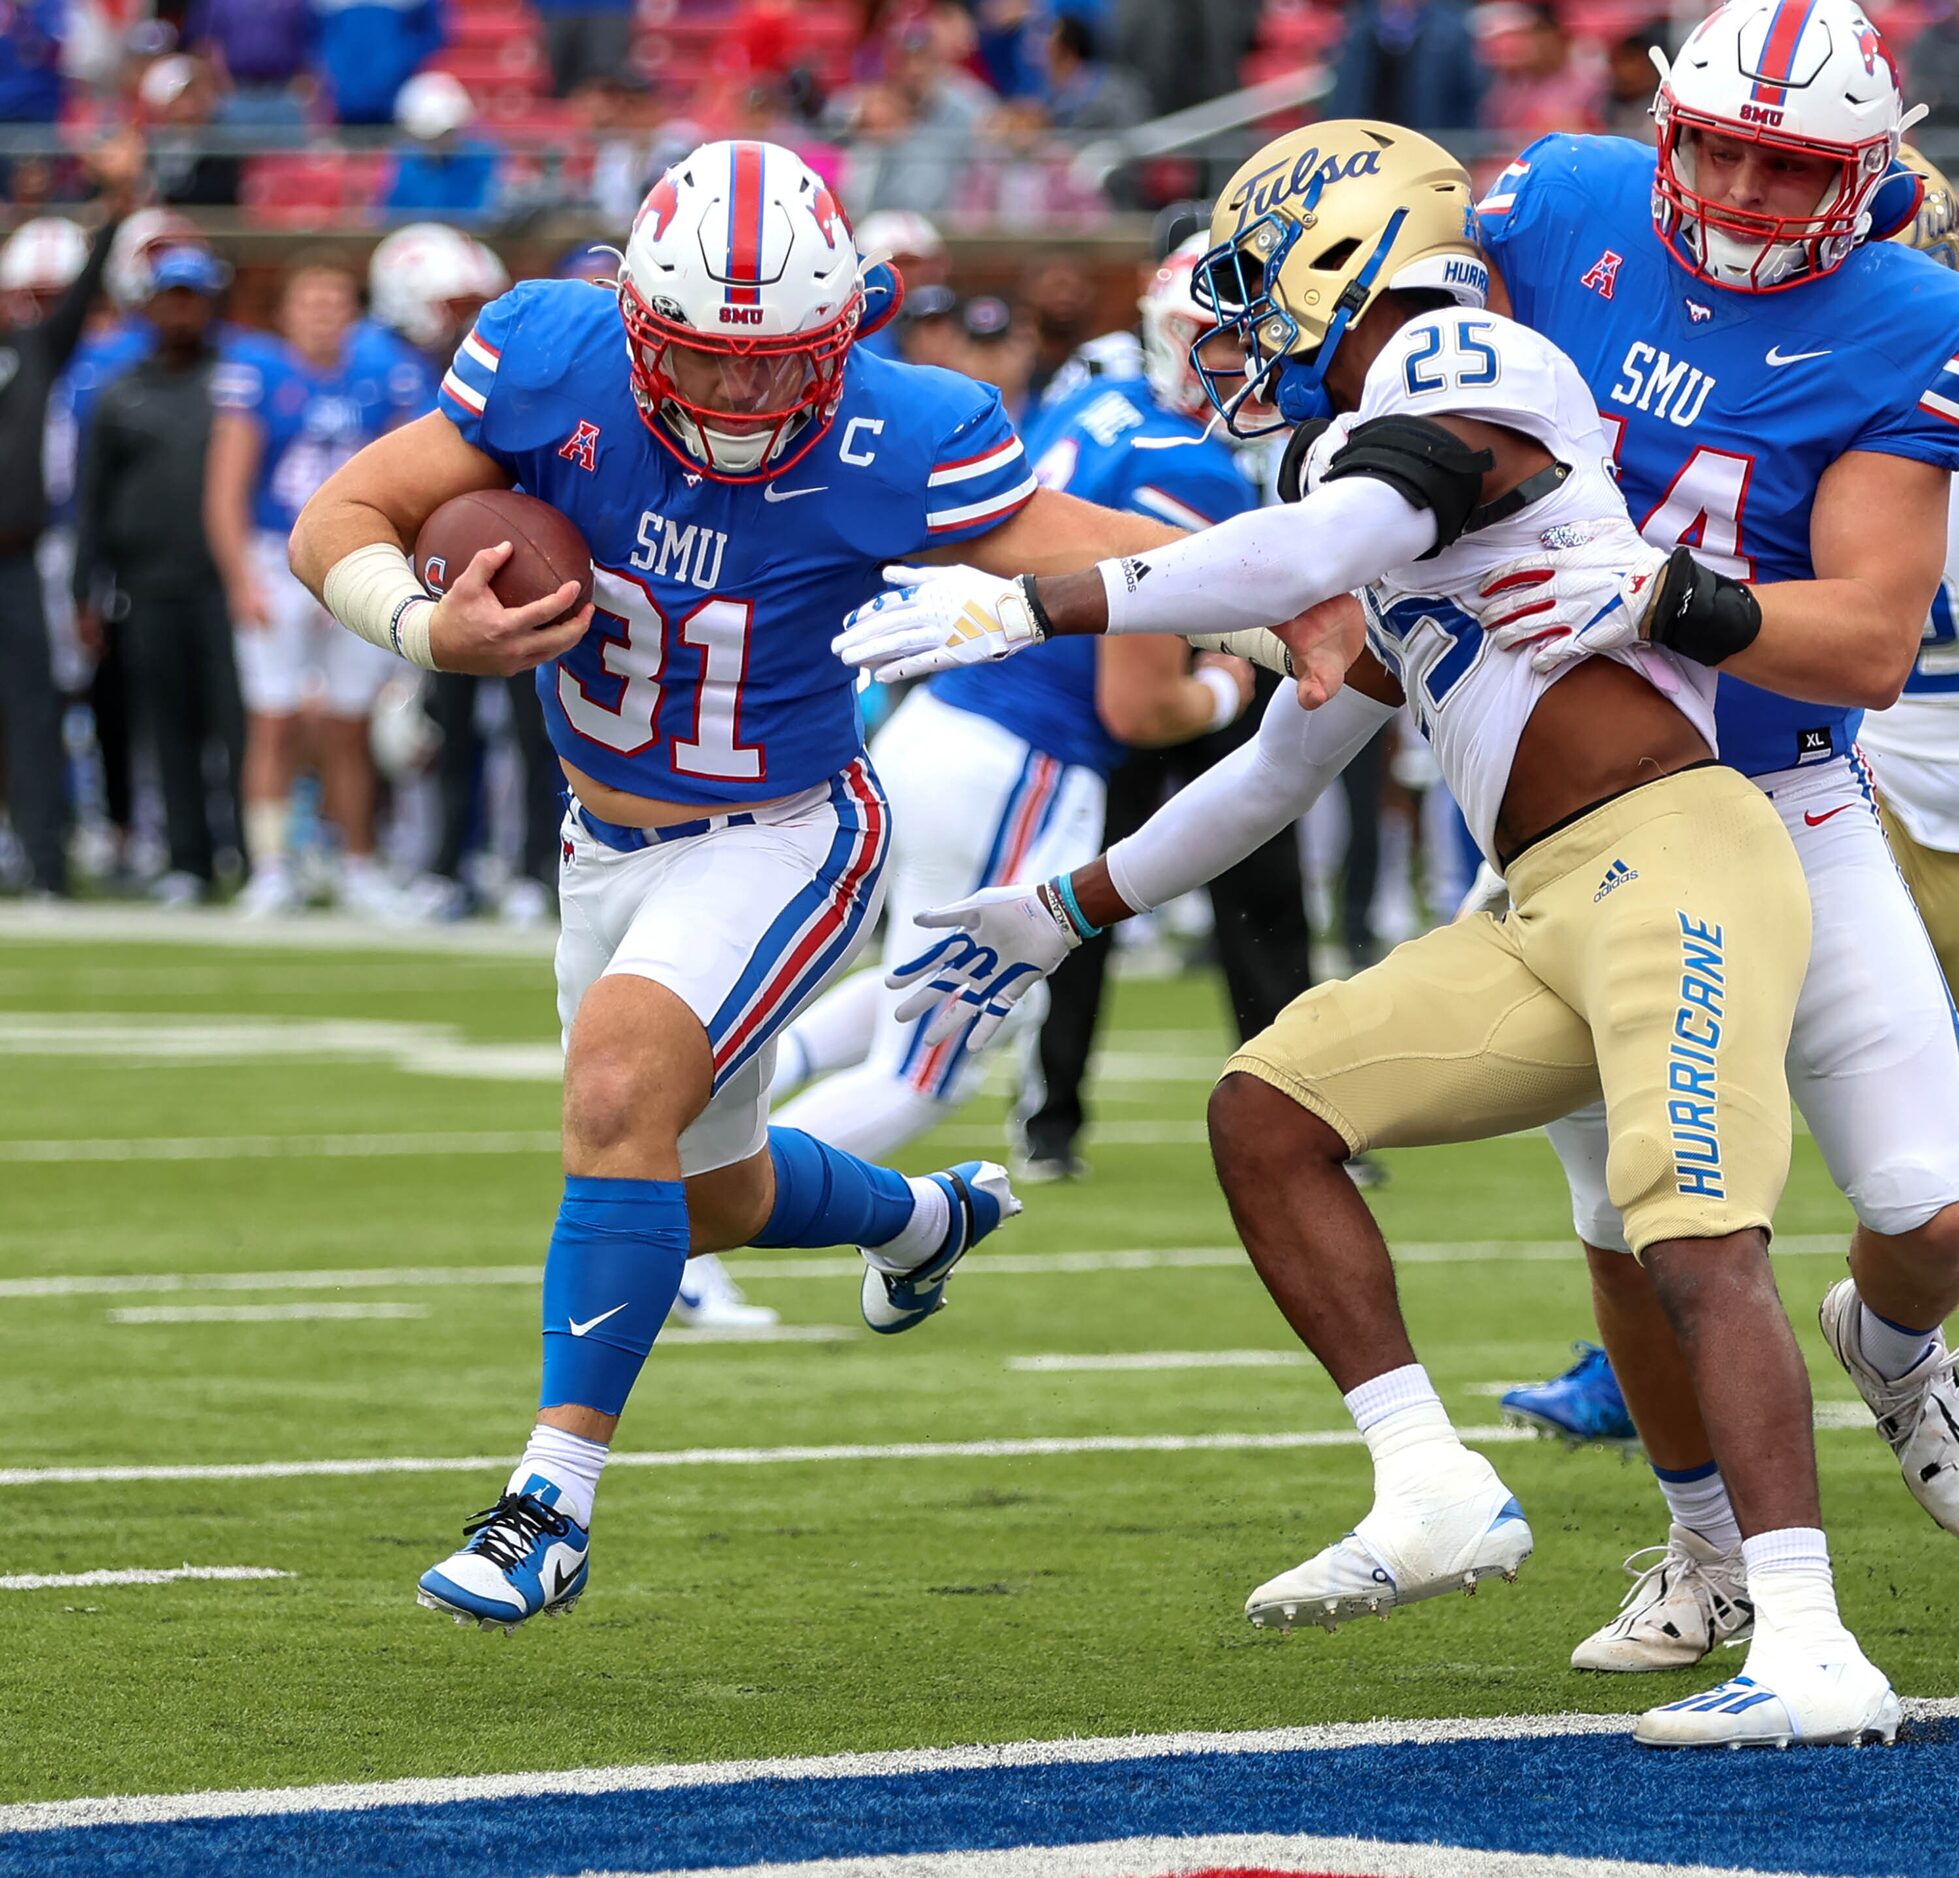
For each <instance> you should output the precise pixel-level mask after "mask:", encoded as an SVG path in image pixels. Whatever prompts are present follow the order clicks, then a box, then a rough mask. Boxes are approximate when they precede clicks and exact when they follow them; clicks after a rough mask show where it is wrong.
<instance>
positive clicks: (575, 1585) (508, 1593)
mask: <svg viewBox="0 0 1959 1878" xmlns="http://www.w3.org/2000/svg"><path fill="white" fill-rule="evenodd" d="M557 1498H558V1489H557V1488H556V1487H554V1486H553V1485H552V1484H551V1483H550V1482H549V1481H547V1480H545V1479H544V1478H542V1477H541V1476H540V1475H537V1474H533V1475H532V1476H531V1477H530V1479H529V1480H528V1481H526V1482H525V1483H524V1490H523V1492H521V1493H506V1494H505V1495H504V1496H503V1498H502V1499H500V1500H499V1501H498V1502H497V1503H496V1505H495V1506H493V1507H490V1508H489V1509H488V1510H487V1511H485V1512H481V1513H478V1514H477V1515H476V1517H475V1518H474V1519H473V1520H471V1521H470V1523H469V1524H468V1525H466V1526H465V1527H464V1528H463V1531H464V1532H465V1533H466V1534H469V1535H471V1537H470V1541H469V1543H468V1544H467V1545H466V1546H464V1547H463V1549H462V1550H461V1551H460V1552H455V1553H451V1554H450V1556H449V1557H448V1558H446V1559H444V1560H443V1561H442V1563H441V1564H440V1565H431V1566H430V1567H429V1569H428V1570H427V1571H425V1572H424V1573H423V1574H422V1580H421V1587H420V1589H419V1590H418V1591H417V1592H416V1594H415V1602H416V1603H418V1604H422V1605H425V1606H427V1608H428V1609H430V1610H432V1611H441V1612H443V1613H444V1614H445V1615H447V1616H450V1617H453V1618H454V1619H455V1620H456V1622H457V1623H459V1624H477V1625H480V1626H481V1627H482V1628H483V1629H484V1630H501V1631H504V1632H505V1633H506V1634H507V1633H508V1632H510V1631H513V1630H515V1629H516V1628H517V1626H518V1625H519V1624H521V1623H523V1622H524V1621H525V1619H526V1618H531V1617H535V1616H536V1615H537V1614H538V1613H539V1612H540V1611H542V1612H544V1613H545V1614H546V1615H547V1616H550V1617H562V1616H563V1615H564V1614H565V1613H566V1612H567V1611H569V1610H570V1609H571V1607H572V1606H573V1605H574V1604H576V1603H577V1602H578V1600H579V1599H580V1598H581V1597H583V1596H584V1595H585V1581H586V1577H587V1575H588V1570H589V1567H588V1564H587V1560H586V1552H587V1550H588V1549H589V1547H590V1545H591V1534H590V1533H589V1532H587V1531H586V1529H585V1528H584V1527H583V1526H581V1525H579V1523H578V1522H577V1521H576V1520H575V1519H573V1518H572V1517H571V1515H570V1514H569V1513H561V1512H559V1511H558V1510H557V1506H556V1504H555V1502H556V1500H557Z"/></svg>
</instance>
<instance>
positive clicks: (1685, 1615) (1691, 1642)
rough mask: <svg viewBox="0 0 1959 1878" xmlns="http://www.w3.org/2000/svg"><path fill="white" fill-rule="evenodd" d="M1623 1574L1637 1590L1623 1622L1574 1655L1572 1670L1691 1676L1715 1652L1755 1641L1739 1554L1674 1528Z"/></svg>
mask: <svg viewBox="0 0 1959 1878" xmlns="http://www.w3.org/2000/svg"><path fill="white" fill-rule="evenodd" d="M1655 1554H1657V1555H1658V1556H1657V1557H1655ZM1649 1559H1650V1560H1651V1561H1652V1562H1651V1563H1650V1564H1642V1561H1643V1560H1649ZM1626 1570H1627V1571H1629V1572H1631V1573H1632V1575H1633V1585H1632V1589H1631V1590H1630V1591H1628V1592H1627V1593H1626V1596H1625V1601H1624V1602H1623V1603H1622V1604H1621V1605H1620V1606H1619V1615H1618V1616H1617V1617H1615V1618H1614V1619H1613V1620H1612V1621H1611V1623H1609V1624H1607V1625H1606V1626H1605V1628H1604V1629H1603V1630H1597V1631H1594V1632H1593V1633H1592V1634H1591V1635H1590V1636H1589V1637H1587V1638H1586V1639H1585V1641H1584V1642H1583V1643H1581V1644H1580V1645H1579V1646H1578V1647H1577V1649H1575V1650H1573V1651H1572V1653H1571V1666H1572V1668H1573V1669H1603V1670H1645V1669H1687V1668H1691V1667H1692V1666H1693V1665H1694V1664H1695V1663H1698V1662H1699V1661H1700V1660H1701V1658H1702V1657H1704V1656H1706V1655H1708V1654H1709V1653H1710V1652H1711V1651H1712V1650H1713V1649H1714V1647H1715V1646H1716V1645H1717V1644H1721V1643H1740V1642H1742V1641H1743V1640H1744V1639H1745V1638H1748V1637H1752V1636H1753V1635H1754V1634H1755V1607H1754V1605H1753V1604H1751V1603H1750V1602H1749V1600H1748V1572H1747V1568H1746V1567H1745V1566H1744V1565H1743V1564H1742V1559H1741V1554H1740V1553H1739V1552H1722V1551H1719V1550H1717V1549H1716V1548H1715V1547H1713V1546H1711V1545H1709V1544H1708V1542H1707V1541H1706V1540H1705V1539H1703V1538H1702V1537H1701V1536H1700V1534H1699V1533H1697V1532H1695V1531H1693V1530H1692V1529H1691V1528H1689V1527H1686V1526H1682V1525H1680V1524H1679V1523H1678V1522H1676V1523H1675V1524H1674V1525H1672V1526H1671V1527H1669V1528H1668V1530H1667V1542H1666V1544H1665V1545H1649V1546H1648V1547H1647V1548H1646V1549H1645V1551H1643V1552H1635V1553H1634V1554H1633V1555H1632V1557H1631V1558H1629V1559H1627V1560H1626Z"/></svg>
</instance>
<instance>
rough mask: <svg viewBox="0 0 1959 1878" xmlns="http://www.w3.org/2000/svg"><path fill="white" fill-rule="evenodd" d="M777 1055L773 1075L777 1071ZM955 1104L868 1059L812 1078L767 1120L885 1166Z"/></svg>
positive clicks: (954, 1106)
mask: <svg viewBox="0 0 1959 1878" xmlns="http://www.w3.org/2000/svg"><path fill="white" fill-rule="evenodd" d="M779 1064H780V1059H778V1070H777V1074H778V1075H780V1073H781V1071H780V1066H779ZM957 1106H958V1105H957V1104H956V1103H952V1102H944V1101H940V1100H938V1099H937V1098H935V1097H933V1096H928V1095H920V1094H919V1092H918V1091H917V1090H916V1089H914V1088H913V1087H912V1086H911V1084H910V1083H908V1082H906V1081H905V1079H904V1078H903V1077H902V1076H896V1075H893V1074H892V1073H891V1071H890V1070H888V1069H884V1068H881V1067H879V1066H877V1065H874V1064H870V1063H862V1064H859V1065H858V1067H857V1068H855V1069H846V1070H842V1071H839V1072H838V1073H837V1074H836V1075H834V1076H825V1077H824V1078H823V1079H822V1081H820V1082H813V1083H811V1084H810V1086H809V1087H808V1088H807V1089H805V1090H803V1091H802V1093H801V1094H800V1095H796V1096H792V1097H791V1098H790V1099H789V1101H787V1102H785V1103H784V1104H783V1105H782V1107H781V1108H779V1109H777V1110H776V1111H775V1112H774V1113H773V1114H772V1115H771V1116H770V1117H769V1120H770V1121H771V1122H773V1123H774V1124H775V1126H776V1127H778V1128H800V1129H801V1130H802V1131H803V1133H804V1134H806V1135H814V1136H815V1137H816V1139H817V1140H818V1141H826V1142H828V1143H829V1144H830V1146H831V1147H833V1148H841V1149H843V1151H844V1152H845V1153H846V1154H854V1155H856V1156H857V1158H858V1159H859V1160H861V1161H876V1162H878V1163H880V1164H882V1165H886V1166H888V1165H889V1164H890V1162H891V1159H892V1157H893V1156H894V1155H895V1154H896V1153H897V1152H898V1150H899V1149H900V1148H902V1147H903V1146H904V1145H905V1144H906V1143H907V1142H909V1141H915V1140H917V1138H918V1137H919V1136H920V1135H922V1134H924V1133H925V1132H926V1131H927V1130H928V1129H932V1128H936V1127H937V1126H938V1125H939V1124H940V1123H941V1122H942V1121H944V1120H945V1119H946V1117H947V1116H948V1115H950V1114H951V1113H952V1112H953V1110H954V1109H955V1108H956V1107H957Z"/></svg>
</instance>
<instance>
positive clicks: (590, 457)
mask: <svg viewBox="0 0 1959 1878" xmlns="http://www.w3.org/2000/svg"><path fill="white" fill-rule="evenodd" d="M598 449H599V427H598V426H597V425H596V424H594V423H591V422H589V421H588V420H587V419H585V418H582V417H581V418H580V419H579V420H578V428H577V429H576V430H575V431H573V432H572V433H571V435H570V436H569V437H567V438H566V439H565V440H564V442H563V443H561V444H560V445H559V446H558V454H559V455H560V456H561V457H563V458H564V460H565V461H566V462H567V463H576V464H577V465H578V467H579V468H580V469H582V470H583V471H585V473H586V474H587V475H590V474H591V473H592V472H593V471H594V470H596V469H597V468H598Z"/></svg>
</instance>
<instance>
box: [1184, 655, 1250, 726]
mask: <svg viewBox="0 0 1959 1878" xmlns="http://www.w3.org/2000/svg"><path fill="white" fill-rule="evenodd" d="M1191 676H1192V677H1194V678H1195V679H1196V680H1197V682H1198V683H1199V684H1200V685H1203V686H1204V687H1205V688H1206V689H1207V690H1209V692H1210V694H1211V721H1210V722H1209V723H1208V724H1207V725H1205V727H1204V728H1205V729H1206V730H1222V729H1223V728H1224V727H1225V725H1227V724H1229V723H1231V722H1233V721H1234V720H1235V719H1236V718H1237V716H1238V712H1239V709H1240V707H1241V703H1242V700H1241V699H1240V697H1239V692H1238V681H1237V679H1235V678H1233V677H1232V675H1231V674H1230V673H1229V672H1227V671H1225V670H1224V669H1223V668H1222V667H1221V666H1217V665H1200V666H1199V667H1198V668H1197V670H1196V671H1195V672H1193V673H1192V674H1191Z"/></svg>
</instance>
